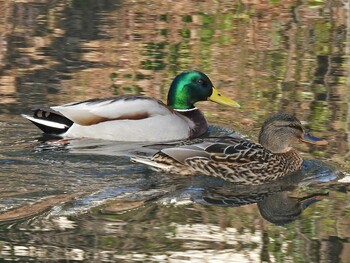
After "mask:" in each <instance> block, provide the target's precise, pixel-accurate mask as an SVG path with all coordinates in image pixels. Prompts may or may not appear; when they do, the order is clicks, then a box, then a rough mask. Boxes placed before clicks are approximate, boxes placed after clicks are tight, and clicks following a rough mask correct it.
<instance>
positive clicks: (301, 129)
mask: <svg viewBox="0 0 350 263" xmlns="http://www.w3.org/2000/svg"><path fill="white" fill-rule="evenodd" d="M288 126H289V127H290V128H292V129H295V130H298V131H301V132H304V130H303V128H302V127H301V126H299V125H296V124H293V123H291V124H289V125H288Z"/></svg>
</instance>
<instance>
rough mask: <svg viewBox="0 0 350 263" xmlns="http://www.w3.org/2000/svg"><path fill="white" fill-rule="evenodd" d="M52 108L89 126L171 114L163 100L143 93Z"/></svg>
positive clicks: (77, 122)
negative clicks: (142, 94) (111, 121)
mask: <svg viewBox="0 0 350 263" xmlns="http://www.w3.org/2000/svg"><path fill="white" fill-rule="evenodd" d="M51 108H52V109H53V110H55V111H58V112H60V113H61V114H62V115H64V116H65V117H67V118H68V119H70V120H72V121H73V122H74V123H76V124H79V125H87V126H88V125H94V124H97V123H100V122H105V121H110V120H126V119H127V120H140V119H145V118H148V117H151V116H156V115H167V114H171V110H170V109H169V108H168V107H167V106H166V105H164V104H163V103H162V102H161V101H159V100H156V99H153V98H149V97H145V96H141V95H125V96H119V97H115V98H105V99H92V100H87V101H83V102H74V103H69V104H65V105H62V106H56V107H51Z"/></svg>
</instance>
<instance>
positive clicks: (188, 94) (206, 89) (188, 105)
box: [168, 70, 239, 110]
mask: <svg viewBox="0 0 350 263" xmlns="http://www.w3.org/2000/svg"><path fill="white" fill-rule="evenodd" d="M204 100H211V101H214V102H217V103H219V104H223V105H228V106H235V107H239V104H238V103H237V102H235V101H233V100H231V99H230V98H228V97H226V96H224V95H222V94H220V93H219V92H218V91H217V90H216V89H215V88H214V86H213V84H212V83H211V81H210V79H209V78H208V76H207V75H205V74H204V73H202V72H200V71H196V70H191V71H185V72H183V73H181V74H179V75H177V76H176V77H175V79H174V80H173V82H172V83H171V86H170V90H169V93H168V106H170V107H172V108H173V109H179V110H187V109H192V108H194V104H195V103H196V102H198V101H204Z"/></svg>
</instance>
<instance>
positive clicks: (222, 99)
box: [208, 87, 240, 108]
mask: <svg viewBox="0 0 350 263" xmlns="http://www.w3.org/2000/svg"><path fill="white" fill-rule="evenodd" d="M208 100H210V101H214V102H216V103H219V104H222V105H226V106H233V107H237V108H239V107H240V105H239V104H238V103H237V102H236V101H234V100H231V99H230V98H229V97H226V96H224V95H222V94H221V93H220V92H219V91H218V90H217V89H215V88H214V87H213V93H212V94H211V96H210V97H209V98H208Z"/></svg>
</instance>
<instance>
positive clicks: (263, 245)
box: [0, 0, 350, 263]
mask: <svg viewBox="0 0 350 263" xmlns="http://www.w3.org/2000/svg"><path fill="white" fill-rule="evenodd" d="M349 30H350V3H349V2H348V1H337V0H335V1H316V0H315V1H293V0H290V1H261V3H259V1H224V0H222V1H221V0H216V1H214V0H208V1H195V0H193V1H156V0H149V1H142V0H140V1H123V0H119V1H112V0H105V1H89V0H87V1H81V0H68V1H60V0H54V1H48V0H31V1H29V0H28V1H27V0H22V1H6V0H2V1H0V228H1V231H0V259H1V261H6V262H11V261H16V262H332V263H333V262H334V263H336V262H350V243H349V242H350V205H349V204H350V196H349V193H348V190H349V182H350V180H349V178H348V174H349V172H350V165H349V161H350V157H349V135H350V132H349V129H350V104H349V101H350V92H349V88H350V31H349ZM188 69H198V70H201V71H203V72H205V73H206V74H207V75H208V76H209V77H210V79H211V80H212V82H213V83H214V85H215V86H216V87H217V88H218V89H219V90H220V91H222V92H223V93H224V94H227V95H228V96H230V97H232V98H234V99H235V100H237V101H238V102H239V103H240V104H241V108H240V109H236V108H228V107H225V106H219V105H217V104H214V103H210V102H201V103H198V105H197V106H198V107H199V108H201V109H202V110H203V112H204V114H205V116H206V117H207V119H208V120H209V122H210V123H211V125H212V126H211V129H210V133H209V135H225V134H230V133H231V131H236V132H239V133H241V134H244V135H246V136H247V137H248V138H251V139H252V140H256V139H257V134H258V131H259V127H260V126H261V124H262V122H263V120H264V119H265V118H266V117H267V116H269V115H270V114H272V113H275V112H277V111H286V112H289V113H291V114H295V115H296V116H297V117H298V118H299V119H301V120H302V121H303V123H304V125H305V126H306V127H307V128H308V129H310V130H311V131H312V132H313V134H314V135H316V136H319V137H322V138H324V139H326V140H328V141H329V145H328V146H326V147H324V146H322V147H315V146H307V145H297V146H296V147H297V148H298V150H299V151H300V152H301V153H302V156H303V157H304V158H305V159H306V161H305V162H304V165H303V167H302V168H301V169H300V171H298V172H296V173H295V174H292V175H289V176H287V177H286V178H283V180H280V181H278V182H275V183H273V184H269V185H263V186H256V187H247V186H246V187H243V186H236V185H231V184H228V183H226V182H224V181H222V180H218V179H212V178H207V177H204V176H192V177H182V176H178V175H169V174H164V173H161V172H157V171H153V170H151V169H150V168H149V167H146V166H145V165H143V164H135V163H132V162H131V161H130V159H129V155H130V154H133V153H135V152H138V151H139V150H140V149H143V148H144V147H142V146H143V144H130V143H120V142H107V141H98V140H90V139H81V140H79V139H77V140H69V141H68V140H55V139H52V138H51V139H50V140H47V138H43V137H42V134H41V133H40V131H39V130H38V129H37V128H36V127H34V125H32V124H31V123H30V122H28V121H27V120H25V119H23V118H22V117H21V116H20V114H21V113H29V112H30V110H31V109H32V108H35V107H37V106H41V105H44V106H48V105H59V104H63V103H68V102H72V101H79V100H84V99H90V98H96V97H109V96H113V95H122V94H145V95H149V96H153V97H156V98H158V99H161V100H163V101H165V100H166V95H167V91H168V87H169V85H170V82H171V80H172V78H173V77H174V76H175V75H176V74H178V73H180V72H182V71H184V70H188ZM152 150H153V149H151V150H150V152H151V151H152ZM147 154H148V153H147Z"/></svg>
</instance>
